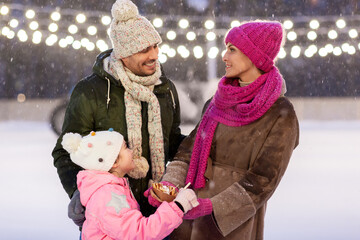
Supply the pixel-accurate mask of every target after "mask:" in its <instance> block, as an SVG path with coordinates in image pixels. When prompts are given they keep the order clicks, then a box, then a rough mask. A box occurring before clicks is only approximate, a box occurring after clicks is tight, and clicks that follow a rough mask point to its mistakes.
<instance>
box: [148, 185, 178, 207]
mask: <svg viewBox="0 0 360 240" xmlns="http://www.w3.org/2000/svg"><path fill="white" fill-rule="evenodd" d="M161 184H162V185H164V186H173V187H175V185H174V184H172V183H171V182H166V181H164V182H161ZM151 189H152V186H151V187H150V188H149V189H148V190H146V191H145V192H144V196H145V197H146V198H147V199H148V202H149V204H150V205H151V206H153V207H159V206H160V204H161V202H159V201H158V200H157V199H155V198H154V197H153V196H151V194H150V190H151Z"/></svg>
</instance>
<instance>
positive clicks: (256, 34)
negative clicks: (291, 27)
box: [225, 20, 284, 72]
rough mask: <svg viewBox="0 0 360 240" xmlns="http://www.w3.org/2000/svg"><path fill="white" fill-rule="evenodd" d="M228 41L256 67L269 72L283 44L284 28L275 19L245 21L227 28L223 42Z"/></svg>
mask: <svg viewBox="0 0 360 240" xmlns="http://www.w3.org/2000/svg"><path fill="white" fill-rule="evenodd" d="M229 42H230V43H231V44H233V45H234V46H235V47H237V48H238V49H239V50H240V51H241V52H242V53H244V54H245V55H246V56H247V57H248V58H249V59H250V60H251V61H252V62H253V63H254V64H255V66H256V67H257V68H258V69H260V70H262V71H264V72H269V71H270V70H271V68H272V67H273V66H274V63H275V59H276V57H277V55H278V53H279V51H280V48H281V47H282V46H283V44H284V29H283V26H282V25H281V23H280V22H277V21H259V20H257V21H252V22H245V23H243V24H241V25H240V26H238V27H233V28H231V29H230V30H229V32H228V33H227V35H226V36H225V44H227V43H229Z"/></svg>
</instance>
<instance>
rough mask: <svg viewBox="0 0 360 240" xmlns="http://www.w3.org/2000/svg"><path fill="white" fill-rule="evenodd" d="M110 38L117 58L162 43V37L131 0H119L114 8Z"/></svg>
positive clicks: (112, 10)
mask: <svg viewBox="0 0 360 240" xmlns="http://www.w3.org/2000/svg"><path fill="white" fill-rule="evenodd" d="M111 15H112V17H113V19H112V22H111V25H110V39H111V42H112V45H113V51H114V53H115V57H116V58H117V59H120V58H126V57H129V56H131V55H133V54H135V53H138V52H140V51H142V50H144V49H146V48H148V47H150V46H153V45H155V44H159V43H161V41H162V40H161V37H160V35H159V33H158V32H157V31H156V30H155V28H154V26H153V25H152V24H151V23H150V22H149V20H147V19H146V18H145V17H143V16H140V15H139V11H138V8H137V6H136V5H135V4H134V3H133V2H131V1H130V0H117V1H116V2H115V3H114V4H113V6H112V8H111Z"/></svg>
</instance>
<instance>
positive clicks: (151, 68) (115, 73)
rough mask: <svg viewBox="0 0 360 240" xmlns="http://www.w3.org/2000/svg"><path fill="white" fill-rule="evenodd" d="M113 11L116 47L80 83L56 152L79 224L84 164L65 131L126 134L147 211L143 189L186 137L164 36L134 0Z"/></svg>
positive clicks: (122, 0)
mask: <svg viewBox="0 0 360 240" xmlns="http://www.w3.org/2000/svg"><path fill="white" fill-rule="evenodd" d="M111 12H112V16H113V20H112V23H111V26H110V38H111V42H112V46H113V49H112V50H108V51H106V52H103V53H101V54H100V55H99V56H98V57H97V60H96V62H95V64H94V66H93V74H91V75H90V76H88V77H86V78H85V79H83V80H82V81H80V82H79V83H78V84H77V85H76V86H75V88H74V91H73V93H72V95H71V98H70V103H69V105H68V107H67V110H66V115H65V119H64V124H63V129H62V134H61V135H60V137H59V139H58V141H57V144H56V146H55V148H54V150H53V153H52V155H53V157H54V165H55V167H56V168H57V172H58V174H59V177H60V180H61V183H62V185H63V187H64V189H65V191H66V192H67V194H68V195H69V197H70V198H71V201H70V204H69V209H68V210H69V212H68V215H69V217H70V218H71V219H72V220H73V221H74V222H75V223H76V224H77V225H78V226H81V225H82V223H83V221H84V214H83V212H84V208H83V207H82V205H81V203H80V196H79V192H78V190H77V185H76V175H77V173H78V172H79V171H80V170H82V169H81V168H80V167H78V166H76V165H75V164H73V163H72V162H71V160H70V156H69V154H68V153H67V151H65V150H64V149H63V148H62V145H61V141H62V136H63V135H64V134H65V133H67V132H77V133H79V134H81V135H87V134H89V133H90V132H91V131H101V130H108V129H109V128H113V129H114V130H115V131H118V132H120V133H121V134H122V135H123V136H124V138H125V140H126V142H129V145H130V147H131V148H132V149H133V152H134V161H135V164H136V168H135V169H134V170H133V171H132V172H130V173H129V174H128V175H129V183H130V185H131V188H132V189H133V191H134V196H135V198H136V200H137V201H138V203H139V204H140V207H141V211H142V213H143V214H144V215H145V216H148V215H150V214H151V213H152V212H153V211H154V209H153V208H152V207H151V206H150V205H149V204H148V201H147V199H146V198H145V197H144V196H143V192H144V191H145V190H146V189H147V188H148V185H149V183H150V182H151V181H159V180H160V179H161V177H162V175H163V173H164V170H165V165H166V162H167V161H168V160H169V159H170V158H171V157H172V156H173V155H174V154H175V152H176V150H177V147H178V146H179V144H180V142H181V140H182V139H183V136H182V135H181V132H180V128H179V125H180V107H179V100H178V95H177V91H176V88H175V86H174V84H173V83H172V82H171V81H170V80H169V79H167V78H166V77H165V76H164V75H161V68H160V64H159V62H158V52H159V49H158V44H159V43H161V37H160V35H159V34H158V32H157V31H156V30H155V29H154V27H153V26H152V25H151V23H150V22H149V21H148V20H147V19H146V18H144V17H142V16H140V15H139V12H138V9H137V7H136V6H135V5H134V4H133V3H132V2H131V1H130V0H117V1H116V2H115V3H114V5H113V7H112V9H111ZM99 161H101V159H99Z"/></svg>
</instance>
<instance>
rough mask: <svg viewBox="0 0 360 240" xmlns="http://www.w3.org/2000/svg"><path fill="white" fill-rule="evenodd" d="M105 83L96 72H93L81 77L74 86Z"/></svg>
mask: <svg viewBox="0 0 360 240" xmlns="http://www.w3.org/2000/svg"><path fill="white" fill-rule="evenodd" d="M103 84H105V80H104V79H102V78H101V77H99V76H98V75H97V74H95V73H93V74H90V75H88V76H86V77H84V78H83V79H81V80H80V81H79V82H78V83H77V84H76V87H77V88H79V87H81V88H93V87H97V86H99V85H103Z"/></svg>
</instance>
